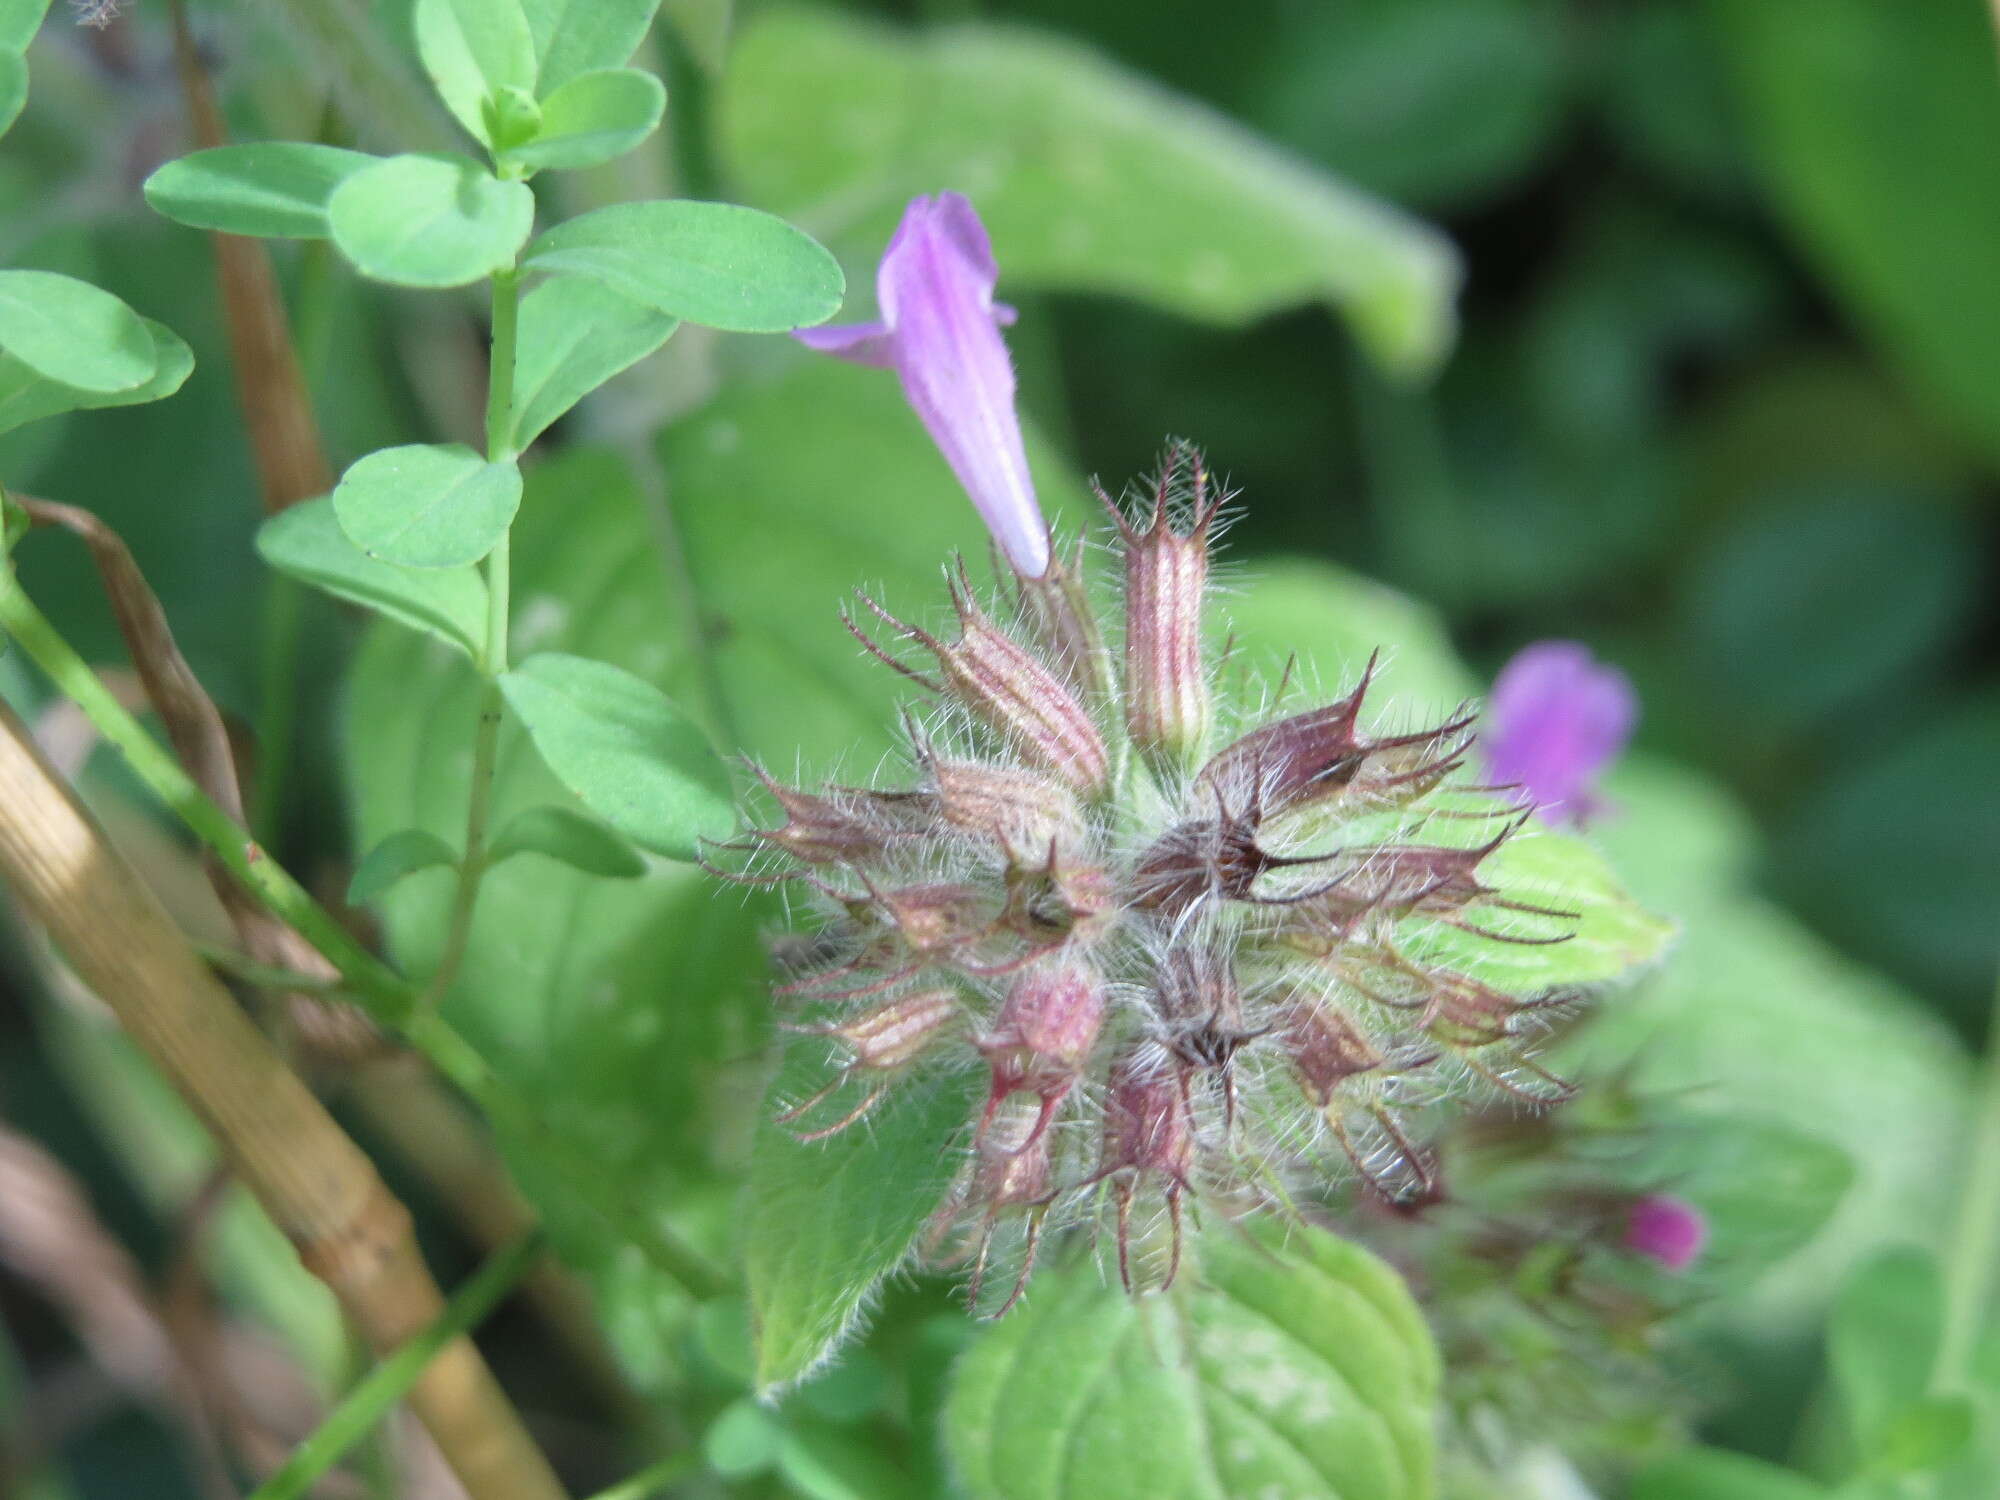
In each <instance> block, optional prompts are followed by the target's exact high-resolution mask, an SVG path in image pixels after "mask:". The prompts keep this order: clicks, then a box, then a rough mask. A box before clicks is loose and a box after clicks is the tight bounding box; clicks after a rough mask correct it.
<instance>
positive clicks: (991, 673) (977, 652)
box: [848, 579, 1109, 796]
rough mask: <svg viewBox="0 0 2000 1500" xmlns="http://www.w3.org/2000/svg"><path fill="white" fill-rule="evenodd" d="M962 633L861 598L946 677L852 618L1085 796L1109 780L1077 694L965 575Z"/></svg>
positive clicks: (954, 589) (960, 591)
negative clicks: (1006, 625) (1003, 622)
mask: <svg viewBox="0 0 2000 1500" xmlns="http://www.w3.org/2000/svg"><path fill="white" fill-rule="evenodd" d="M951 596H952V604H953V605H954V606H955V607H956V609H957V611H958V624H959V635H958V639H957V640H955V641H944V640H940V639H939V638H938V637H936V636H934V635H932V634H931V633H930V632H929V631H927V630H924V629H921V628H920V627H918V626H915V625H911V624H909V623H907V622H905V621H903V620H898V619H897V618H896V617H895V616H893V615H891V614H889V613H888V612H887V611H886V610H884V609H883V608H882V607H881V606H880V605H879V604H876V603H875V601H874V600H872V599H868V598H867V597H866V596H865V595H864V596H863V602H864V603H866V604H867V605H868V606H869V608H871V609H872V610H874V611H875V613H876V614H877V615H878V616H880V617H881V619H882V620H883V621H884V622H885V623H887V624H890V625H893V626H894V627H895V628H896V629H897V630H899V631H901V632H902V633H903V635H904V636H905V637H906V638H908V639H909V640H912V641H915V642H916V643H917V644H919V645H921V646H922V647H924V648H925V649H926V650H927V651H929V652H930V653H931V654H932V655H933V656H935V657H936V658H937V663H938V669H939V673H940V676H941V681H938V682H932V681H930V680H929V679H927V678H924V677H922V676H921V675H920V674H917V673H913V672H910V669H909V668H907V667H905V666H903V664H902V663H901V662H898V661H896V660H895V659H894V658H893V657H891V656H889V655H888V654H887V653H886V652H884V651H883V650H882V649H881V648H880V647H879V646H877V645H876V644H875V643H874V642H873V641H871V640H869V639H868V637H867V636H866V635H863V634H862V633H861V632H860V631H859V630H858V629H855V627H854V625H853V623H852V622H851V621H850V622H849V626H848V628H849V629H851V630H854V633H855V634H856V635H857V636H858V637H859V638H860V640H861V642H862V644H863V645H865V646H867V647H868V648H869V650H871V651H873V652H874V653H875V654H876V655H877V656H879V657H881V658H882V659H883V660H884V661H887V662H889V663H890V664H891V665H892V666H895V667H896V668H897V669H898V670H899V671H902V672H904V673H906V674H907V675H910V676H912V677H915V678H916V680H918V681H920V682H923V683H924V684H925V685H926V686H927V687H931V688H934V689H937V690H938V691H941V692H948V693H950V694H951V695H952V696H953V697H955V698H957V699H958V701H959V702H960V703H962V704H964V705H965V707H966V709H967V710H968V711H970V712H971V714H972V716H973V717H974V718H976V719H978V720H979V721H980V722H981V723H983V724H985V725H986V726H987V727H989V728H990V729H992V730H993V731H994V732H995V733H997V734H999V735H1001V736H1003V737H1004V738H1006V739H1007V740H1008V741H1010V742H1011V743H1012V744H1013V745H1014V746H1015V747H1016V748H1017V749H1018V750H1019V751H1020V752H1021V754H1022V755H1023V756H1024V757H1026V758H1027V759H1028V760H1030V761H1032V762H1033V763H1034V764H1036V765H1039V766H1042V767H1044V768H1046V769H1047V770H1050V771H1053V772H1054V773H1055V774H1056V775H1058V776H1060V777H1061V778H1062V779H1063V780H1064V781H1065V782H1067V783H1068V784H1069V785H1070V786H1071V787H1073V788H1075V789H1076V790H1077V791H1079V792H1082V793H1083V794H1084V795H1086V796H1090V795H1094V794H1095V793H1097V792H1099V791H1101V790H1102V789H1103V787H1104V782H1105V776H1106V774H1107V772H1108V770H1109V761H1108V758H1107V756H1106V754H1105V750H1104V740H1103V737H1102V736H1100V735H1099V734H1098V732H1097V725H1096V724H1094V723H1093V722H1092V721H1091V718H1090V715H1089V714H1088V713H1086V712H1084V709H1083V705H1082V704H1080V703H1078V702H1077V700H1076V695H1075V694H1074V693H1072V692H1071V691H1070V690H1069V688H1068V687H1066V686H1065V685H1064V684H1063V683H1062V681H1061V680H1060V679H1059V678H1057V677H1056V676H1055V674H1054V673H1052V672H1051V671H1050V670H1049V669H1048V668H1047V667H1045V666H1043V665H1042V664H1041V663H1040V662H1039V661H1037V660H1035V658H1034V657H1033V656H1032V655H1030V654H1029V653H1028V651H1027V650H1026V649H1024V648H1023V647H1022V646H1021V645H1020V644H1019V643H1018V642H1017V641H1015V640H1014V639H1013V638H1012V637H1010V636H1009V635H1008V634H1007V633H1006V632H1005V631H1004V630H1002V629H1000V627H999V626H997V625H995V624H994V623H993V621H992V620H991V619H990V618H988V616H987V615H986V613H985V612H984V611H983V610H981V609H980V608H979V607H978V606H977V605H976V604H974V603H973V602H972V597H971V594H970V592H969V591H968V589H967V587H966V585H965V583H964V581H963V580H962V579H954V580H953V581H952V586H951Z"/></svg>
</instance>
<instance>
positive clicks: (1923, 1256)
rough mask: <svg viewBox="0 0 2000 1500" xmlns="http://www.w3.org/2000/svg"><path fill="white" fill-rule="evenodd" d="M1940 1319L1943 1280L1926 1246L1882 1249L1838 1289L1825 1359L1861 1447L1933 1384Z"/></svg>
mask: <svg viewBox="0 0 2000 1500" xmlns="http://www.w3.org/2000/svg"><path fill="white" fill-rule="evenodd" d="M1944 1317H1945V1298H1944V1284H1943V1282H1942V1280H1941V1279H1940V1278H1939V1275H1938V1268H1937V1261H1936V1259H1935V1258H1934V1257H1933V1256H1932V1255H1931V1254H1930V1253H1929V1252H1928V1251H1925V1250H1918V1249H1915V1248H1913V1247H1908V1246H1905V1247H1902V1248H1899V1249H1895V1250H1889V1251H1886V1252H1884V1253H1883V1254H1881V1255H1878V1256H1876V1257H1875V1258H1874V1259H1873V1260H1871V1261H1869V1262H1868V1263H1867V1264H1866V1265H1863V1266H1862V1267H1860V1268H1859V1269H1858V1270H1856V1271H1855V1273H1854V1274H1853V1276H1851V1277H1850V1278H1848V1282H1847V1285H1845V1286H1844V1287H1842V1288H1841V1290H1840V1297H1839V1299H1838V1300H1837V1301H1836V1302H1835V1303H1834V1307H1833V1314H1832V1316H1831V1317H1830V1318H1829V1319H1828V1321H1827V1332H1826V1353H1827V1364H1828V1366H1829V1367H1830V1369H1831V1372H1832V1376H1833V1382H1834V1386H1835V1388H1836V1389H1837V1390H1838V1391H1839V1392H1840V1399H1841V1404H1842V1406H1843V1407H1844V1408H1845V1411H1846V1415H1847V1421H1848V1425H1849V1427H1850V1428H1851V1429H1852V1430H1853V1432H1854V1434H1855V1436H1856V1437H1857V1438H1858V1439H1859V1441H1860V1445H1861V1448H1862V1450H1863V1451H1864V1452H1867V1451H1869V1450H1871V1449H1873V1448H1875V1447H1876V1445H1877V1443H1878V1442H1879V1441H1880V1439H1881V1437H1882V1436H1883V1434H1884V1432H1885V1430H1886V1429H1887V1428H1888V1426H1889V1425H1890V1423H1891V1421H1892V1419H1893V1418H1895V1416H1896V1415H1897V1414H1898V1413H1899V1412H1901V1411H1902V1410H1903V1409H1905V1408H1906V1407H1908V1406H1909V1405H1910V1403H1911V1402H1913V1401H1915V1400H1917V1399H1918V1398H1919V1397H1921V1396H1922V1395H1924V1394H1925V1392H1926V1391H1928V1390H1929V1389H1930V1383H1931V1370H1932V1367H1933V1365H1934V1364H1935V1363H1936V1360H1937V1349H1938V1342H1939V1340H1940V1339H1941V1338H1942V1337H1943V1334H1944Z"/></svg>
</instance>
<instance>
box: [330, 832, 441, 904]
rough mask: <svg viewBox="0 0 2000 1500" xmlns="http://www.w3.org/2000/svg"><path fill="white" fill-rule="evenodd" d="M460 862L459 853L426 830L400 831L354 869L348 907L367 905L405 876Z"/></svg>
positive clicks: (367, 854) (369, 852) (348, 885)
mask: <svg viewBox="0 0 2000 1500" xmlns="http://www.w3.org/2000/svg"><path fill="white" fill-rule="evenodd" d="M457 863H458V853H457V851H456V850H454V849H453V848H452V847H451V845H449V844H447V843H446V842H445V841H444V840H443V839H441V838H439V837H438V836H437V835H436V834H434V833H431V832H430V831H429V830H427V829H423V828H403V829H399V830H398V831H396V832H395V833H392V834H390V835H389V836H388V837H387V838H385V839H383V840H382V842H381V843H379V844H377V845H376V846H375V847H374V848H373V849H370V850H369V851H368V852H367V853H366V854H364V855H363V856H362V857H361V863H360V864H358V865H356V866H355V867H354V878H353V879H352V880H350V881H348V882H347V901H348V904H349V905H350V906H363V905H366V904H367V903H368V902H370V901H373V900H374V899H375V898H376V897H377V896H379V895H381V894H382V893H383V892H384V891H386V890H388V889H389V887H390V886H392V885H394V884H395V883H396V882H397V881H399V880H401V879H402V878H403V877H404V876H405V875H414V874H416V873H417V871H419V870H431V869H436V868H437V867H438V866H439V865H455V864H457Z"/></svg>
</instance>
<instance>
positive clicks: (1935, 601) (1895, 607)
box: [1678, 484, 1980, 733]
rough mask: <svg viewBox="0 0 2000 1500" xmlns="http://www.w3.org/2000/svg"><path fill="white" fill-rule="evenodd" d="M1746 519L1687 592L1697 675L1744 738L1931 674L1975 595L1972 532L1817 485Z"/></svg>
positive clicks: (1870, 494) (1689, 655)
mask: <svg viewBox="0 0 2000 1500" xmlns="http://www.w3.org/2000/svg"><path fill="white" fill-rule="evenodd" d="M1774 498H1781V500H1782V503H1779V504H1775V505H1772V506H1770V507H1769V508H1767V509H1763V510H1759V511H1757V512H1755V513H1753V514H1751V515H1748V516H1745V517H1743V518H1742V519H1741V520H1740V521H1739V522H1738V524H1736V525H1734V526H1732V527H1730V529H1729V530H1728V532H1727V533H1726V534H1724V535H1723V536H1721V537H1719V538H1718V539H1717V541H1716V543H1715V545H1713V546H1712V547H1711V548H1709V549H1708V551H1707V553H1706V555H1704V556H1703V557H1701V558H1699V559H1698V560H1697V561H1696V563H1695V565H1694V566H1693V567H1692V568H1691V569H1690V570H1689V574H1688V577H1687V579H1686V582H1685V583H1684V585H1683V596H1682V606H1683V615H1684V619H1685V625H1684V629H1685V632H1686V639H1687V644H1688V647H1689V648H1690V649H1689V650H1688V651H1687V652H1686V654H1685V655H1684V656H1682V658H1681V659H1680V661H1679V663H1678V666H1679V669H1680V670H1682V671H1684V672H1692V673H1694V674H1697V675H1698V676H1699V677H1700V678H1701V679H1702V681H1703V682H1704V684H1705V685H1706V686H1707V687H1708V688H1709V689H1710V690H1711V691H1712V692H1713V693H1714V695H1715V700H1716V702H1717V703H1718V704H1720V705H1722V706H1724V707H1725V708H1726V710H1727V712H1728V714H1729V716H1730V718H1732V719H1733V720H1735V721H1736V722H1737V723H1738V725H1739V733H1741V732H1742V729H1741V726H1742V721H1743V720H1744V719H1745V718H1748V719H1750V720H1753V721H1755V723H1756V724H1757V725H1759V726H1764V727H1767V728H1768V727H1791V726H1796V725H1797V724H1798V723H1799V721H1801V720H1804V719H1809V718H1814V717H1818V716H1820V715H1824V714H1827V713H1830V712H1832V711H1833V710H1836V709H1838V708H1840V707H1842V706H1843V705H1847V704H1852V703H1853V702H1854V700H1855V699H1856V698H1858V697H1860V696H1862V695H1864V694H1866V693H1868V692H1869V691H1871V690H1873V689H1878V688H1880V687H1882V686H1883V685H1884V684H1885V683H1893V682H1894V680H1895V679H1896V678H1897V677H1898V676H1899V675H1908V674H1912V673H1914V672H1916V671H1918V670H1920V669H1921V667H1922V666H1923V665H1924V664H1925V663H1926V660H1927V659H1935V658H1936V657H1937V656H1938V655H1939V654H1940V653H1941V651H1942V649H1943V648H1944V647H1945V646H1946V645H1947V644H1948V643H1949V642H1950V640H1951V638H1952V636H1953V634H1954V633H1955V631H1956V630H1957V629H1958V627H1960V626H1961V625H1962V624H1963V623H1964V622H1965V620H1966V617H1967V616H1968V615H1969V614H1970V612H1971V611H1972V609H1973V607H1974V606H1975V604H1976V603H1977V601H1978V597H1979V584H1980V567H1979V555H1978V549H1977V542H1976V540H1975V536H1974V532H1973V528H1972V526H1971V525H1970V523H1969V522H1968V521H1967V519H1966V518H1965V517H1964V516H1962V515H1961V514H1959V513H1957V512H1955V511H1953V510H1951V509H1949V508H1947V507H1945V506H1942V505H1938V504H1936V503H1932V502H1931V501H1930V499H1929V497H1927V496H1925V495H1922V494H1921V493H1917V494H1912V493H1911V492H1909V491H1907V490H1903V491H1897V490H1886V491H1878V490H1868V489H1857V488H1855V487H1854V486H1852V485H1838V484H1836V485H1820V486H1815V487H1812V488H1810V489H1806V490H1802V491H1796V492H1794V493H1792V494H1790V495H1787V496H1783V497H1774Z"/></svg>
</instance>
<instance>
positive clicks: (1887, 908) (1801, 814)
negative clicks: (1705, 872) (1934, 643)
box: [1772, 692, 2000, 1019]
mask: <svg viewBox="0 0 2000 1500" xmlns="http://www.w3.org/2000/svg"><path fill="white" fill-rule="evenodd" d="M1850 742H1851V743H1853V744H1854V752H1853V754H1852V756H1851V758H1849V759H1847V760H1846V762H1845V763H1844V764H1843V765H1842V766H1840V767H1839V768H1838V769H1836V770H1835V772H1834V773H1833V774H1832V775H1830V776H1829V777H1828V778H1827V779H1826V780H1825V781H1824V782H1822V783H1821V784H1820V785H1819V786H1818V787H1816V788H1815V789H1814V790H1813V792H1812V793H1811V795H1810V796H1808V797H1807V798H1806V799H1805V801H1804V803H1803V804H1802V805H1801V806H1800V807H1799V809H1798V812H1797V814H1796V816H1794V817H1793V818H1792V819H1790V820H1788V822H1787V824H1786V827H1785V829H1784V830H1783V834H1782V836H1781V837H1780V838H1779V839H1777V840H1776V841H1775V844H1774V846H1773V850H1772V863H1773V864H1774V866H1775V867H1776V874H1777V878H1778V881H1779V883H1780V885H1781V887H1782V888H1783V890H1784V891H1785V893H1786V894H1787V895H1788V896H1790V897H1792V898H1793V899H1795V900H1797V901H1798V902H1799V903H1800V904H1801V905H1803V906H1804V907H1806V909H1807V910H1808V911H1809V912H1811V914H1812V915H1813V916H1814V917H1815V919H1817V920H1818V921H1819V922H1821V923H1823V924H1824V925H1825V926H1826V928H1827V930H1828V931H1831V932H1838V933H1839V934H1840V935H1841V942H1842V945H1843V946H1845V947H1848V948H1851V949H1853V950H1854V951H1856V952H1860V953H1863V954H1867V955H1870V956H1872V957H1877V958H1880V959H1881V960H1882V961H1884V962H1886V963H1892V964H1894V965H1895V966H1896V968H1897V969H1898V971H1899V972H1906V973H1910V974H1914V975H1918V976H1921V977H1922V978H1924V979H1925V980H1927V981H1928V983H1929V984H1930V985H1931V986H1933V987H1935V989H1936V990H1937V991H1938V993H1939V995H1940V996H1941V997H1944V998H1950V999H1953V1000H1955V1001H1956V1002H1957V1003H1958V1005H1959V1006H1960V1008H1961V1010H1962V1011H1963V1013H1964V1014H1966V1015H1967V1017H1968V1019H1969V1018H1970V1017H1971V1016H1973V1015H1975V1014H1978V1013H1979V1012H1980V1011H1982V1010H1983V1008H1984V1003H1985V997H1986V996H1987V995H1988V994H1990V993H1991V986H1992V983H1993V973H1994V968H1995V965H1996V964H2000V923H1996V922H1995V920H1994V913H1995V912H1996V911H2000V860H1996V859H1995V858H1994V850H1995V849H2000V774H1996V769H1995V768H1996V767H2000V694H1995V693H1993V692H1987V693H1985V694H1983V695H1981V696H1979V697H1974V698H1968V699H1965V700H1962V701H1961V702H1960V703H1959V704H1957V705H1956V706H1955V707H1953V708H1951V709H1949V710H1947V711H1946V712H1944V713H1941V714H1939V715H1937V716H1935V717H1932V718H1928V719H1917V720H1915V721H1914V722H1912V721H1908V720H1894V719H1892V720H1888V721H1886V722H1883V723H1880V724H1878V725H1876V726H1875V727H1874V729H1873V731H1872V732H1871V733H1869V734H1868V735H1866V737H1865V739H1862V740H1860V741H1858V742H1857V741H1850Z"/></svg>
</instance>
